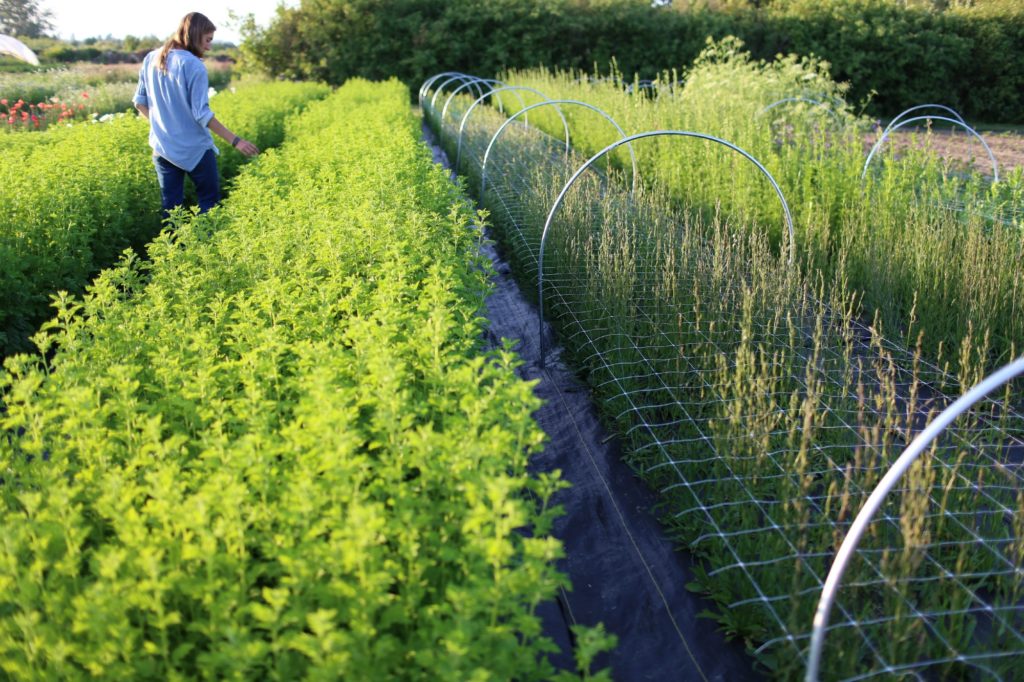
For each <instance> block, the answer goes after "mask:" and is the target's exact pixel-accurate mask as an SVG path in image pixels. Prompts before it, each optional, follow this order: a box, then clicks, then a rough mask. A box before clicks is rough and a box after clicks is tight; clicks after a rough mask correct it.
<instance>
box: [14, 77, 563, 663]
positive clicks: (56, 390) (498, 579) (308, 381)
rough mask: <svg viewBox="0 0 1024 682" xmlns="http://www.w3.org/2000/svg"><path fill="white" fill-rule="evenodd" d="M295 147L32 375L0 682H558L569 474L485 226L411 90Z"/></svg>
mask: <svg viewBox="0 0 1024 682" xmlns="http://www.w3.org/2000/svg"><path fill="white" fill-rule="evenodd" d="M285 139H286V142H285V144H284V145H282V147H280V149H279V150H271V151H269V152H267V153H265V154H264V155H262V156H261V157H260V158H259V159H258V160H257V161H256V162H255V163H253V164H250V165H249V166H247V167H246V169H245V170H244V171H243V173H242V174H241V175H240V176H239V178H238V180H237V182H236V185H235V189H234V191H233V192H232V194H231V196H230V197H229V198H228V199H227V200H226V201H225V202H224V204H223V205H222V206H221V207H219V208H217V209H215V210H214V211H211V212H210V213H208V214H205V215H202V216H195V217H193V216H188V215H184V214H182V215H179V216H178V217H177V218H176V220H175V228H174V229H173V230H171V231H167V232H165V233H164V234H162V235H161V236H160V237H159V238H158V239H157V240H156V241H154V242H153V243H152V244H151V246H150V248H149V254H150V256H151V258H152V261H151V262H140V261H139V260H137V259H135V258H132V257H126V258H124V259H123V260H122V261H121V262H120V263H119V264H118V266H117V267H115V268H113V269H110V270H108V271H105V272H104V273H103V274H101V275H100V276H99V277H98V278H97V280H96V281H95V283H94V284H93V285H92V286H91V287H90V289H89V291H88V292H87V293H86V295H85V296H84V297H83V298H80V299H79V298H72V297H65V296H61V297H60V301H59V305H58V314H57V316H56V318H54V319H53V320H52V321H51V322H49V323H47V325H46V335H45V338H43V339H41V344H42V346H43V349H44V350H46V351H53V352H52V353H51V355H52V359H51V360H49V361H46V363H45V364H40V362H41V361H39V360H36V359H32V358H30V357H29V356H25V355H19V356H15V357H12V358H8V360H7V361H6V368H7V371H6V373H5V374H4V375H3V378H2V380H0V382H2V387H3V396H4V402H5V406H6V411H5V413H4V414H3V415H2V418H0V424H2V427H3V437H2V439H0V478H2V483H0V675H2V676H5V677H9V678H12V679H25V680H28V679H44V678H79V677H88V676H99V677H106V678H122V679H123V678H132V679H138V678H160V679H196V678H204V679H279V680H296V679H364V678H368V677H373V678H377V679H393V678H405V679H424V680H438V679H449V680H487V679H495V680H498V679H518V680H527V679H537V678H547V677H550V676H553V671H552V670H551V669H550V667H549V665H548V663H547V662H546V660H545V659H544V658H543V656H541V654H542V653H543V652H544V651H546V650H548V649H550V648H551V646H552V645H551V643H550V642H549V641H548V640H547V639H545V638H544V637H543V636H541V633H540V622H539V618H538V617H537V616H536V615H535V613H534V610H535V607H536V606H537V605H538V604H539V603H540V602H541V601H543V600H547V599H550V598H552V597H553V596H554V593H555V591H556V589H557V587H558V586H559V585H562V584H564V578H563V577H562V576H561V575H560V574H559V573H557V572H556V570H555V568H554V565H553V560H554V559H556V558H558V557H559V556H560V554H561V546H560V543H559V542H558V541H557V540H555V539H554V538H552V537H550V535H548V531H549V527H550V523H551V520H552V516H553V514H554V513H556V511H555V510H554V509H552V508H549V505H548V504H547V502H548V500H549V498H550V495H551V494H552V492H553V491H554V490H555V489H557V488H559V487H561V485H562V484H561V483H560V482H559V481H558V480H557V476H548V477H544V478H541V479H531V478H529V477H528V476H527V474H526V471H525V466H526V460H527V457H528V456H529V455H530V454H531V453H533V452H535V451H536V450H537V448H538V447H539V446H540V444H541V442H542V434H541V432H540V431H539V429H538V428H537V426H536V425H535V424H534V422H533V421H532V420H531V418H530V412H531V410H533V409H535V408H536V407H537V399H536V398H535V397H534V396H533V394H532V392H531V387H530V385H529V384H528V383H524V382H522V381H520V380H518V379H517V378H515V375H514V374H513V371H512V369H513V367H514V365H515V362H516V360H515V357H514V356H513V355H512V354H510V353H508V352H504V351H498V352H491V353H484V352H482V351H481V349H480V343H481V341H480V338H481V331H482V320H481V318H480V316H479V313H480V309H481V305H482V301H483V296H484V295H485V292H486V290H487V287H488V283H487V273H486V269H485V268H483V267H482V265H481V262H480V258H479V256H478V255H477V251H476V249H477V243H478V240H479V234H478V232H477V230H476V229H475V228H474V227H473V226H472V221H473V218H474V215H473V212H472V211H471V210H469V209H468V208H467V206H466V204H465V201H464V199H462V197H461V196H460V194H459V193H458V190H457V189H456V188H455V186H453V185H452V184H451V183H450V182H449V181H448V178H447V177H446V175H445V173H444V172H443V171H442V170H440V169H439V168H437V167H435V166H433V165H432V164H431V161H430V156H429V152H428V150H427V149H426V148H425V147H424V146H423V145H422V143H421V142H420V141H419V130H418V121H417V120H416V119H415V117H414V116H413V115H412V114H411V112H410V111H409V106H408V92H407V91H406V89H405V87H404V86H402V85H400V84H398V83H397V82H394V81H392V82H390V83H387V84H369V83H366V82H362V81H356V82H350V83H349V84H347V85H346V86H344V87H342V88H341V89H339V90H338V91H337V92H336V93H335V94H334V95H333V96H331V97H330V98H328V99H327V100H324V101H323V102H319V103H316V104H312V105H310V107H309V108H308V110H307V111H306V112H305V113H303V114H302V115H301V116H299V117H295V118H292V119H289V122H288V126H287V131H286V135H285ZM524 528H525V529H529V532H528V533H524V532H522V529H524Z"/></svg>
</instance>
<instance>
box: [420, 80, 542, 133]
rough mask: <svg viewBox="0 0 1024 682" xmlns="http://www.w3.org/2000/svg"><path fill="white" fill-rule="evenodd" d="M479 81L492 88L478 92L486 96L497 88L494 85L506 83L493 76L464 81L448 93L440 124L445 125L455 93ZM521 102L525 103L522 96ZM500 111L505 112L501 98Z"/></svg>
mask: <svg viewBox="0 0 1024 682" xmlns="http://www.w3.org/2000/svg"><path fill="white" fill-rule="evenodd" d="M479 83H486V84H487V85H488V86H490V88H491V89H490V90H489V91H488V92H486V93H478V94H482V95H484V96H486V95H489V94H490V93H492V92H494V90H495V89H496V88H495V87H494V86H498V87H501V86H503V85H506V83H505V82H503V81H499V80H495V79H493V78H479V79H477V80H476V81H471V82H466V83H463V84H462V85H460V86H459V87H457V88H455V89H454V90H452V94H450V95H448V99H446V100H445V101H444V106H443V107H442V108H441V118H440V119H439V121H440V124H441V125H442V126H443V125H444V117H445V115H446V114H447V113H448V106H449V105H450V104H451V102H452V100H453V99H455V95H457V94H458V93H459V91H460V90H462V89H463V88H466V87H469V86H472V85H476V84H479ZM520 103H521V104H522V103H523V102H522V99H521V98H520ZM524 106H525V105H524ZM498 111H500V112H502V113H505V111H504V108H503V107H502V104H501V100H500V99H499V100H498Z"/></svg>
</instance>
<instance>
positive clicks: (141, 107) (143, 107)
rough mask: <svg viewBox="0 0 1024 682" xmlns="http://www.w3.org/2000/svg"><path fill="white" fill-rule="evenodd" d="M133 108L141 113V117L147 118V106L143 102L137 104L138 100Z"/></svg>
mask: <svg viewBox="0 0 1024 682" xmlns="http://www.w3.org/2000/svg"><path fill="white" fill-rule="evenodd" d="M135 108H136V109H138V110H139V113H140V114H142V116H143V118H146V119H148V118H149V107H147V106H146V105H145V104H139V103H138V102H136V103H135Z"/></svg>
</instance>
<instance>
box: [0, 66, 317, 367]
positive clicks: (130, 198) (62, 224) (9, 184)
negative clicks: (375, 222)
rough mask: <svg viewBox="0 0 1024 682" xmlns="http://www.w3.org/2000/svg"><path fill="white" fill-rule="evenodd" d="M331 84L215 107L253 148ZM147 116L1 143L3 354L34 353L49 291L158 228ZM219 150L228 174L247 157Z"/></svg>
mask: <svg viewBox="0 0 1024 682" xmlns="http://www.w3.org/2000/svg"><path fill="white" fill-rule="evenodd" d="M329 91H330V89H329V88H328V87H327V86H325V85H319V84H312V83H309V84H307V83H268V84H264V85H255V86H251V87H248V88H242V89H239V90H238V92H236V93H230V92H225V93H221V94H220V95H218V96H217V97H216V98H215V100H214V102H213V104H214V111H215V112H216V113H217V115H218V116H219V117H220V119H221V120H222V121H224V122H225V123H226V124H227V125H228V126H230V127H232V128H233V129H235V130H238V131H240V132H241V133H244V134H245V136H246V137H248V138H249V139H251V140H252V141H253V142H254V143H255V144H256V145H257V146H259V147H261V148H263V147H269V146H273V145H276V144H280V142H281V140H282V137H283V133H284V121H285V118H286V117H287V116H288V115H289V114H291V113H293V112H294V111H296V109H298V108H301V107H302V106H303V105H304V104H305V103H306V102H309V101H310V100H313V99H317V98H320V97H323V96H325V95H326V94H327V93H328V92H329ZM147 135H148V127H147V124H146V121H145V120H143V119H141V118H139V117H136V116H134V115H132V116H125V117H121V118H115V119H114V120H112V121H109V122H106V123H95V124H93V123H81V124H76V125H72V126H70V127H57V128H53V129H50V130H46V131H43V132H40V133H23V134H16V135H14V134H12V135H9V136H5V137H4V138H3V140H4V142H3V144H2V145H0V148H2V149H3V154H2V156H0V357H2V356H4V355H9V354H10V353H12V352H17V351H25V350H30V349H31V348H32V346H31V344H30V342H29V337H30V336H31V335H32V333H34V332H35V330H36V329H37V328H38V326H39V324H40V323H41V322H42V321H43V320H45V319H46V318H47V317H49V316H50V315H51V314H52V310H50V308H49V306H50V296H52V295H53V294H56V293H57V292H58V291H61V290H64V291H69V292H72V293H81V292H82V291H83V290H84V287H85V285H86V283H87V282H88V280H89V278H90V277H91V276H93V275H94V274H96V273H97V272H98V271H99V270H100V269H102V268H104V267H108V266H110V265H112V264H113V263H114V262H115V261H116V260H117V258H118V256H119V254H120V253H121V251H122V250H123V249H125V248H127V247H129V246H131V247H133V248H135V249H137V250H141V249H142V248H143V246H144V245H145V244H146V243H147V242H148V241H149V240H151V239H152V238H153V237H155V236H156V235H157V233H158V232H159V230H160V191H159V188H158V186H157V181H156V174H155V172H154V170H153V161H152V150H151V149H150V148H149V145H148V144H147ZM218 144H219V145H220V146H221V149H222V153H221V156H220V165H221V171H222V174H223V176H224V177H225V178H231V177H233V176H234V175H235V174H237V172H238V169H239V165H240V163H241V162H242V157H241V155H240V154H239V153H238V152H236V151H234V150H231V149H228V147H229V146H230V145H228V144H226V143H223V144H221V143H218Z"/></svg>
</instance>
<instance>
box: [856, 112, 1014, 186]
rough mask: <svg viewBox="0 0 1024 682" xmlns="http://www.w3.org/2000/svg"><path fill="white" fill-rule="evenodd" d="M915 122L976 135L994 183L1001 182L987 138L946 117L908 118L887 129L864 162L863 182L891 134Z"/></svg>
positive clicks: (961, 122) (969, 127) (997, 165)
mask: <svg viewBox="0 0 1024 682" xmlns="http://www.w3.org/2000/svg"><path fill="white" fill-rule="evenodd" d="M914 121H945V122H947V123H952V124H954V125H958V126H960V127H962V128H963V129H964V130H966V131H967V132H969V133H970V134H971V135H974V136H975V137H976V138H978V141H979V142H981V146H982V147H984V148H985V151H986V152H987V153H988V158H989V160H990V161H991V162H992V174H993V179H992V182H993V183H996V182H999V164H997V163H996V157H995V156H994V155H993V154H992V150H991V149H989V146H988V143H987V142H985V138H983V137H982V136H981V135H979V134H978V131H976V130H975V129H974V128H972V127H971V126H969V125H967V124H966V123H964V122H963V121H957V120H956V119H953V118H946V117H945V116H915V117H914V118H908V119H907V120H905V121H901V122H900V123H898V124H897V125H895V126H892V127H891V128H888V129H886V130H885V132H883V133H882V136H881V137H880V138H878V142H876V143H875V146H874V147H872V148H871V152H870V153H869V154H868V158H867V160H866V161H865V162H864V170H862V171H861V173H860V179H861V180H863V179H864V176H865V175H867V172H868V165H869V164H870V163H871V159H872V158H873V157H874V156H875V152H877V151H878V149H879V148H880V147H881V146H882V144H883V143H884V142H885V141H886V140H887V139H888V138H889V133H892V132H895V131H896V130H898V129H900V128H902V127H903V126H905V125H908V124H910V123H913V122H914Z"/></svg>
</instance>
